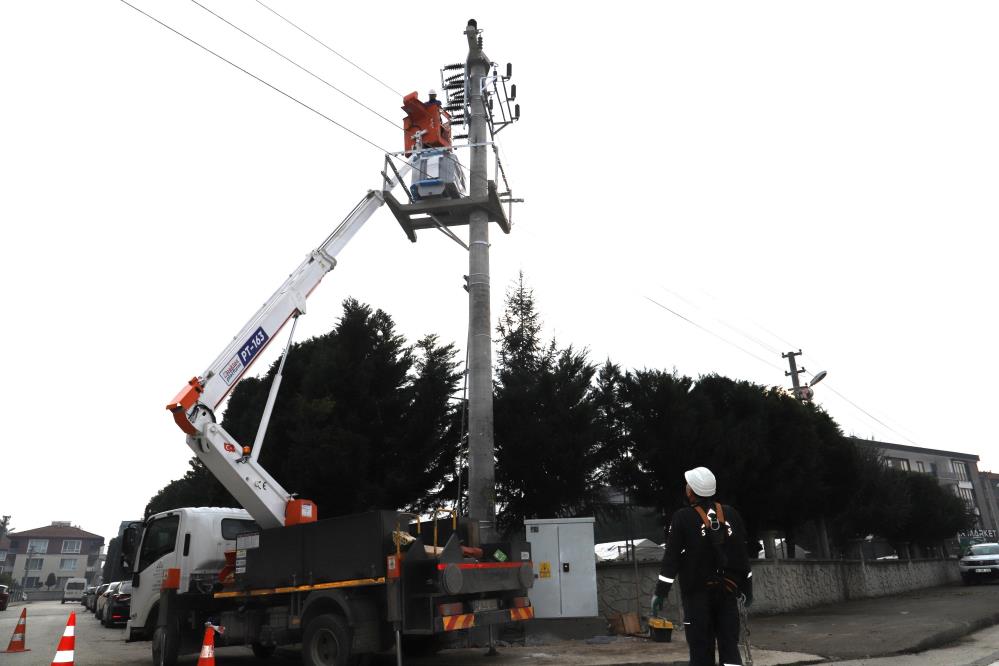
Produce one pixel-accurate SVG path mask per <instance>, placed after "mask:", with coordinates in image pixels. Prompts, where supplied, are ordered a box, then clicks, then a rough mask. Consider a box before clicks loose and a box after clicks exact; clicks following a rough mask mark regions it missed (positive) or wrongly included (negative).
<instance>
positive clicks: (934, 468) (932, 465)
mask: <svg viewBox="0 0 999 666" xmlns="http://www.w3.org/2000/svg"><path fill="white" fill-rule="evenodd" d="M930 474H932V475H933V476H940V475H939V474H938V473H937V464H936V463H930Z"/></svg>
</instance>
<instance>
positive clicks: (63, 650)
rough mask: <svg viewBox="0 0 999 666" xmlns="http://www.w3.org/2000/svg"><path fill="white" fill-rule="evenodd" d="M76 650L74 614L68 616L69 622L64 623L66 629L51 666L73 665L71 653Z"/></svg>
mask: <svg viewBox="0 0 999 666" xmlns="http://www.w3.org/2000/svg"><path fill="white" fill-rule="evenodd" d="M75 648H76V613H75V612H74V613H70V614H69V621H68V622H66V629H65V630H63V632H62V638H60V639H59V647H57V648H56V653H55V657H53V658H52V666H56V664H70V666H72V664H73V651H74V649H75Z"/></svg>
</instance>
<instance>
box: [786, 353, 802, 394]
mask: <svg viewBox="0 0 999 666" xmlns="http://www.w3.org/2000/svg"><path fill="white" fill-rule="evenodd" d="M795 356H801V350H800V349H799V350H798V351H796V352H793V351H790V352H788V353H786V354H781V355H780V357H781V358H786V359H787V362H788V364H789V365H790V366H791V371H790V372H787V371H785V372H784V376H785V377H787V376H790V377H791V384H792V385H793V386H794V397H795V398H797V399H798V400H804V396H803V395H802V392H801V382H799V381H798V375H800V374H801V373H803V372H805V369H804V368H802V369H801V370H799V369H798V366H797V364H796V363H795V362H794V357H795Z"/></svg>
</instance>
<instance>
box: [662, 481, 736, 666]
mask: <svg viewBox="0 0 999 666" xmlns="http://www.w3.org/2000/svg"><path fill="white" fill-rule="evenodd" d="M683 477H684V478H685V479H686V480H687V486H686V490H685V492H686V496H687V502H688V503H689V504H690V506H687V507H684V508H682V509H680V510H679V511H677V512H676V513H674V514H673V518H672V519H671V520H670V525H669V534H668V535H667V537H666V552H665V553H664V554H663V564H662V568H661V569H660V571H659V582H658V583H657V584H656V593H655V596H653V597H652V613H653V614H654V615H658V613H659V611H660V610H662V606H663V602H664V601H665V600H666V597H667V595H669V590H670V587H671V586H672V585H673V581H674V580H675V579H676V576H677V574H679V576H680V597H681V600H682V602H683V615H684V622H683V624H684V632H685V633H686V636H687V646H688V649H689V650H690V666H714V663H715V642H716V641H717V643H718V657H719V662H720V663H721V664H722V665H723V666H727V665H729V664H742V659H741V657H740V656H739V605H738V599H739V597H740V596H742V598H743V601H744V603H745V605H746V606H747V607H748V606H750V605H751V604H752V602H753V578H752V576H753V573H752V572H751V571H750V569H749V557H748V555H747V553H746V530H745V526H744V525H743V522H742V517H741V516H740V515H739V512H738V511H736V510H735V509H734V508H732V507H731V506H728V505H727V504H724V505H723V504H721V503H719V502H716V501H714V499H713V498H714V495H715V475H714V474H712V473H711V470H709V469H708V468H707V467H696V468H694V469H692V470H688V471H686V472H684V474H683Z"/></svg>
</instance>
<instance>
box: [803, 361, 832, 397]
mask: <svg viewBox="0 0 999 666" xmlns="http://www.w3.org/2000/svg"><path fill="white" fill-rule="evenodd" d="M802 369H804V368H802ZM827 374H828V373H827V372H826V371H825V370H819V371H818V372H817V373H815V375H813V376H812V381H811V383H809V384H805V385H804V386H802V387H801V388H800V389H799V390H798V397H799V398H800V399H801V400H803V401H805V402H811V401H812V398H813V397H815V391H813V390H812V387H813V386H815V385H816V384H818V383H819V382H821V381H822V380H823V379H825V378H826V375H827Z"/></svg>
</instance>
